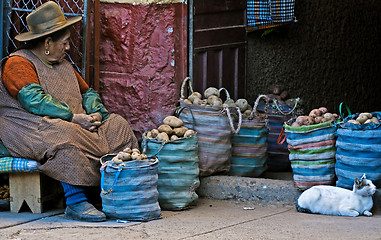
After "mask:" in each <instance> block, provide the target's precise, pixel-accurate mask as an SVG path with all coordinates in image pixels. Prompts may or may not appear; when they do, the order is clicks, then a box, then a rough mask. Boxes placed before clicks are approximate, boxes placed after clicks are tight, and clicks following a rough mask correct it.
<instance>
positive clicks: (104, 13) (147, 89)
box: [100, 3, 187, 139]
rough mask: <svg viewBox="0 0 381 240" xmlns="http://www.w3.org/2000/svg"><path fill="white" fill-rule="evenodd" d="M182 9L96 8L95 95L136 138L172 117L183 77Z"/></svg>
mask: <svg viewBox="0 0 381 240" xmlns="http://www.w3.org/2000/svg"><path fill="white" fill-rule="evenodd" d="M186 10H187V7H186V4H182V3H173V4H132V3H123V4H118V3H101V7H100V15H101V38H100V42H101V44H100V86H101V89H100V94H101V96H102V98H103V101H104V103H105V105H106V107H107V108H108V110H109V111H110V112H114V113H118V114H120V115H122V116H123V117H125V118H126V119H127V120H128V121H129V122H130V124H131V126H132V128H133V129H134V131H135V133H136V135H137V137H138V138H139V139H141V135H142V134H143V133H144V132H145V131H147V130H151V129H152V128H156V127H157V126H158V125H159V123H161V121H162V119H163V118H164V117H165V116H167V115H171V114H172V113H173V110H174V108H175V107H176V105H177V102H178V100H179V97H180V86H181V83H182V80H183V79H184V78H185V74H186V64H187V63H186V59H187V57H186V53H187V48H186V42H187V40H186V30H187V29H186Z"/></svg>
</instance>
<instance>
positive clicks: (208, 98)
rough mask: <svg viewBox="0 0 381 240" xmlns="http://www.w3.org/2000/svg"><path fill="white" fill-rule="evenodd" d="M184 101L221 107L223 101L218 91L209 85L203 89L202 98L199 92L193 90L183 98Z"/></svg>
mask: <svg viewBox="0 0 381 240" xmlns="http://www.w3.org/2000/svg"><path fill="white" fill-rule="evenodd" d="M184 103H187V104H194V105H200V106H213V107H222V104H223V101H222V99H221V98H220V91H218V89H217V88H215V87H209V88H207V89H206V90H205V91H204V98H202V95H201V93H199V92H193V93H192V94H191V95H189V97H188V98H187V99H184Z"/></svg>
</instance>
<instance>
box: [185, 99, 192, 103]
mask: <svg viewBox="0 0 381 240" xmlns="http://www.w3.org/2000/svg"><path fill="white" fill-rule="evenodd" d="M184 103H186V104H193V103H192V101H191V100H189V99H184Z"/></svg>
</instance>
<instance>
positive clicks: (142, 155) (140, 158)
mask: <svg viewBox="0 0 381 240" xmlns="http://www.w3.org/2000/svg"><path fill="white" fill-rule="evenodd" d="M138 159H139V160H141V161H147V160H148V157H147V155H145V154H140V155H139V157H138Z"/></svg>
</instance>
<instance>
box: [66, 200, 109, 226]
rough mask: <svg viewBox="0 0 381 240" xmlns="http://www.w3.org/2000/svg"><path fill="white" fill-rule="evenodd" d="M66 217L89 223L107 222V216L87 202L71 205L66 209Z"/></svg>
mask: <svg viewBox="0 0 381 240" xmlns="http://www.w3.org/2000/svg"><path fill="white" fill-rule="evenodd" d="M65 216H66V217H67V218H70V219H73V220H79V221H87V222H103V221H106V215H105V214H104V213H103V212H101V211H99V210H97V209H96V208H95V207H94V206H93V205H91V204H90V203H88V202H87V201H84V202H80V203H76V204H73V205H69V206H67V207H66V210H65Z"/></svg>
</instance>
